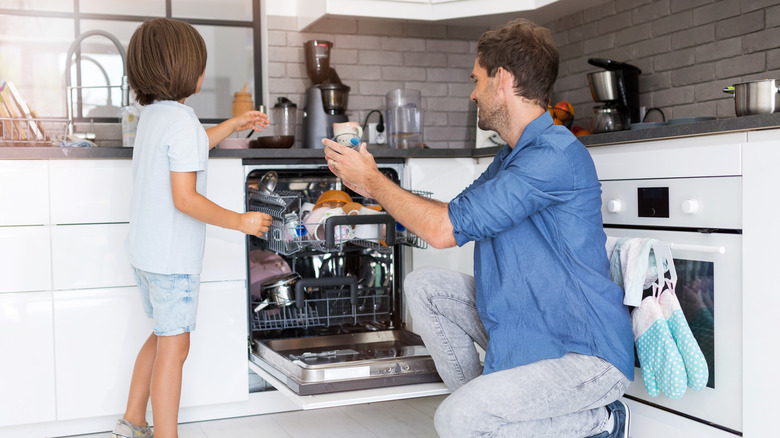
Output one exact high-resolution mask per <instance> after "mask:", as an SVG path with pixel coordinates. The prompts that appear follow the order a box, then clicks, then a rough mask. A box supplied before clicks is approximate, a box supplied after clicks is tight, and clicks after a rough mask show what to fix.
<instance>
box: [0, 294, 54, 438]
mask: <svg viewBox="0 0 780 438" xmlns="http://www.w3.org/2000/svg"><path fill="white" fill-rule="evenodd" d="M52 333H53V329H52V298H51V292H26V293H9V294H0V334H1V335H0V351H2V360H0V376H2V377H0V427H2V426H11V425H15V424H29V423H42V422H47V421H54V420H55V407H54V338H53V335H52Z"/></svg>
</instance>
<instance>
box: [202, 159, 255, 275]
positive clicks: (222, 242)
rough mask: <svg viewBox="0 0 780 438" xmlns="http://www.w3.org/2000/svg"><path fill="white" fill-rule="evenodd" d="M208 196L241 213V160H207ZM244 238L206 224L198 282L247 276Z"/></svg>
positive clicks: (232, 231)
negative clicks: (201, 265)
mask: <svg viewBox="0 0 780 438" xmlns="http://www.w3.org/2000/svg"><path fill="white" fill-rule="evenodd" d="M206 190H207V197H208V198H209V199H210V200H211V201H213V202H214V203H216V204H217V205H219V206H220V207H223V208H227V209H228V210H232V211H237V212H239V213H242V212H244V210H245V209H244V202H245V201H244V168H243V166H242V165H241V160H234V159H217V158H215V159H211V160H209V178H208V187H207V188H206ZM246 266H247V265H246V237H245V235H244V234H242V233H240V232H238V231H235V230H228V229H225V228H219V227H215V226H211V225H208V226H206V249H205V254H204V256H203V272H202V273H201V281H226V280H245V279H246Z"/></svg>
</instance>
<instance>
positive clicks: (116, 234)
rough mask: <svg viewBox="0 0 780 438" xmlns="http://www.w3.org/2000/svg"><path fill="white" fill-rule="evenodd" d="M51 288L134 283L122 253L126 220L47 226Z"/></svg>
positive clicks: (123, 252) (127, 227)
mask: <svg viewBox="0 0 780 438" xmlns="http://www.w3.org/2000/svg"><path fill="white" fill-rule="evenodd" d="M51 229H52V231H51V233H52V238H51V247H52V276H53V284H54V289H55V290H59V289H81V288H90V287H117V286H133V285H135V276H134V275H133V270H132V268H131V267H130V262H129V261H128V260H127V255H126V253H125V238H126V237H127V232H128V229H129V225H128V224H97V225H60V226H53V227H51Z"/></svg>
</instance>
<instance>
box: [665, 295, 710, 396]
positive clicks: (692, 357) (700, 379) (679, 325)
mask: <svg viewBox="0 0 780 438" xmlns="http://www.w3.org/2000/svg"><path fill="white" fill-rule="evenodd" d="M666 283H667V287H668V289H666V290H664V291H663V292H661V295H660V296H659V297H658V304H659V305H660V306H661V311H662V312H663V315H664V319H666V323H667V325H668V326H669V331H670V332H671V334H672V338H673V339H674V341H675V343H676V344H677V349H678V350H679V351H680V355H681V356H682V359H683V363H684V364H685V371H686V375H687V378H688V387H689V388H691V389H693V390H696V391H699V390H701V389H704V387H705V386H707V380H708V379H709V368H708V367H707V360H706V359H705V358H704V353H702V351H701V348H700V347H699V343H698V342H696V338H694V337H693V333H692V332H691V327H690V326H689V325H688V321H687V320H686V319H685V315H684V314H683V311H682V308H680V301H679V300H678V299H677V294H675V293H674V285H673V284H672V283H671V282H669V281H668V280H667V282H666Z"/></svg>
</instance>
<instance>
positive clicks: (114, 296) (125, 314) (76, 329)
mask: <svg viewBox="0 0 780 438" xmlns="http://www.w3.org/2000/svg"><path fill="white" fill-rule="evenodd" d="M151 332H152V320H151V319H149V318H147V317H146V315H145V314H144V312H143V307H142V304H141V297H140V294H139V292H138V289H137V288H135V287H127V288H115V289H83V290H64V291H55V292H54V354H55V357H56V358H57V362H56V363H57V369H56V376H57V386H56V388H57V419H58V420H72V419H76V418H86V417H97V416H101V415H117V414H121V413H123V412H124V411H125V405H126V403H127V394H128V390H129V388H130V378H131V376H132V372H133V365H134V362H135V357H136V355H137V354H138V350H139V349H140V348H141V345H143V343H144V341H145V340H146V338H147V337H149V334H150V333H151Z"/></svg>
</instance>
